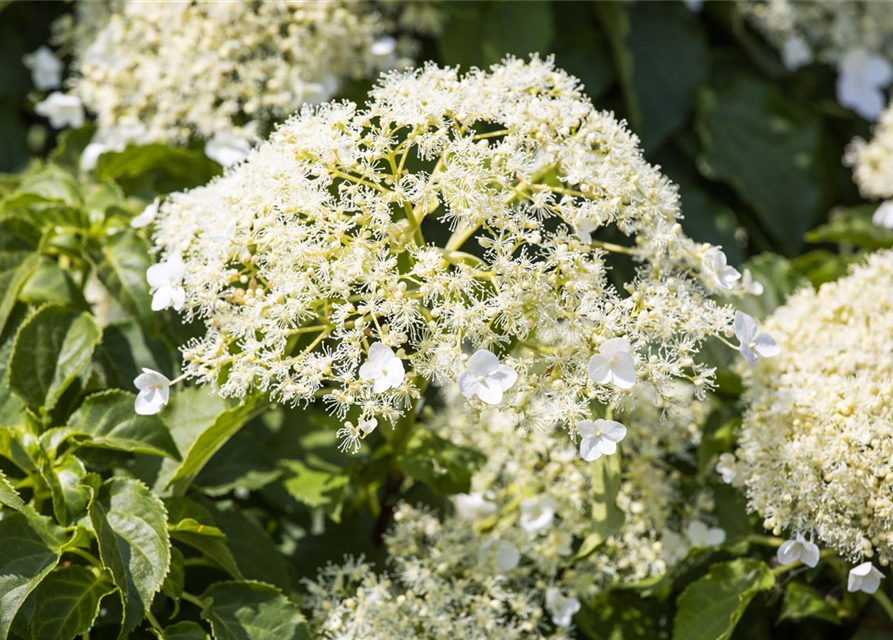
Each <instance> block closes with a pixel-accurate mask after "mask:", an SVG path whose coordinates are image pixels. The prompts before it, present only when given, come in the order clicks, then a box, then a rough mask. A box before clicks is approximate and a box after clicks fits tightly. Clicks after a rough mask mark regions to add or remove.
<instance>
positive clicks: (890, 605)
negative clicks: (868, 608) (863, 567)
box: [874, 589, 893, 621]
mask: <svg viewBox="0 0 893 640" xmlns="http://www.w3.org/2000/svg"><path fill="white" fill-rule="evenodd" d="M874 599H875V600H876V601H877V603H878V604H879V605H881V608H882V609H883V610H884V613H886V614H887V617H888V618H890V620H891V621H893V602H890V598H889V596H887V594H886V593H884V592H883V590H882V589H878V590H877V591H875V592H874Z"/></svg>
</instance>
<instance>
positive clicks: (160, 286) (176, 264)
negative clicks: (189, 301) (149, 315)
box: [146, 253, 186, 311]
mask: <svg viewBox="0 0 893 640" xmlns="http://www.w3.org/2000/svg"><path fill="white" fill-rule="evenodd" d="M185 272H186V267H185V265H184V264H183V258H181V257H180V254H179V253H175V254H173V255H172V256H171V257H169V258H168V259H167V260H166V261H165V262H159V263H158V264H153V265H152V266H151V267H149V269H148V271H146V280H147V281H148V282H149V286H150V287H151V289H152V311H161V310H163V309H167V308H168V307H173V308H174V309H176V310H177V311H179V310H180V309H182V308H183V305H184V304H185V302H186V291H185V290H184V289H183V275H184V274H185Z"/></svg>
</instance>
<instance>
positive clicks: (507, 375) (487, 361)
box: [459, 349, 518, 404]
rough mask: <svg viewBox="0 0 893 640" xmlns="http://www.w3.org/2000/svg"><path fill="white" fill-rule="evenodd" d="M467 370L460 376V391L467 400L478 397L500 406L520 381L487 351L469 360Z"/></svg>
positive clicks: (480, 350)
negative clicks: (507, 392)
mask: <svg viewBox="0 0 893 640" xmlns="http://www.w3.org/2000/svg"><path fill="white" fill-rule="evenodd" d="M466 366H467V369H466V371H464V372H463V373H462V374H461V375H460V376H459V391H460V392H461V393H462V395H463V396H465V397H466V398H471V397H473V396H477V397H478V398H480V399H481V400H482V401H483V402H486V403H487V404H499V403H500V402H502V396H503V394H504V393H505V392H506V391H508V390H509V389H510V388H511V387H512V385H513V384H515V381H517V379H518V373H517V372H516V371H515V370H514V369H512V368H511V367H510V366H508V365H507V364H501V363H500V362H499V358H497V357H496V356H495V355H494V354H493V353H491V352H489V351H487V350H486V349H479V350H478V351H476V352H475V353H474V355H473V356H471V357H470V358H469V359H468V363H467V365H466Z"/></svg>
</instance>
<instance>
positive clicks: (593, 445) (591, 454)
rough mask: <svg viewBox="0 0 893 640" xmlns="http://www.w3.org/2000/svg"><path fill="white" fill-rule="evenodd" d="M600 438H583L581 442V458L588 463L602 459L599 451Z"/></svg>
mask: <svg viewBox="0 0 893 640" xmlns="http://www.w3.org/2000/svg"><path fill="white" fill-rule="evenodd" d="M597 445H598V438H583V439H582V440H581V441H580V457H581V458H583V459H584V460H585V461H586V462H592V461H593V460H598V459H599V458H601V457H602V452H601V451H599V449H598V446H597Z"/></svg>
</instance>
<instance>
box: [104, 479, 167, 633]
mask: <svg viewBox="0 0 893 640" xmlns="http://www.w3.org/2000/svg"><path fill="white" fill-rule="evenodd" d="M90 520H91V522H92V523H93V528H94V530H95V531H96V538H97V540H98V542H99V553H100V556H101V557H102V562H103V564H104V565H105V566H106V567H107V568H108V569H109V571H110V572H111V574H112V579H113V580H114V582H115V586H117V587H118V589H119V591H120V593H121V602H122V604H123V606H124V614H123V620H122V624H121V632H120V634H119V636H118V637H119V638H124V637H127V635H128V634H129V633H130V632H131V631H133V630H134V629H135V628H136V627H137V625H138V624H139V623H140V621H141V620H142V619H143V618H144V617H145V614H146V612H147V611H148V610H149V606H150V605H151V604H152V599H153V598H154V596H155V593H157V592H158V590H159V589H161V585H162V583H163V582H164V576H165V575H167V571H168V568H169V567H170V559H171V551H170V541H169V540H168V532H167V514H166V513H165V510H164V505H163V504H162V503H161V500H159V499H158V497H157V496H155V495H154V494H153V493H152V492H151V491H149V490H148V489H147V488H146V487H145V486H143V485H142V484H141V483H140V482H137V481H136V480H131V479H129V478H112V479H110V480H107V481H106V482H105V484H103V485H102V486H101V487H100V488H99V491H98V493H97V496H96V498H95V499H94V500H93V503H92V504H91V505H90Z"/></svg>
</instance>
